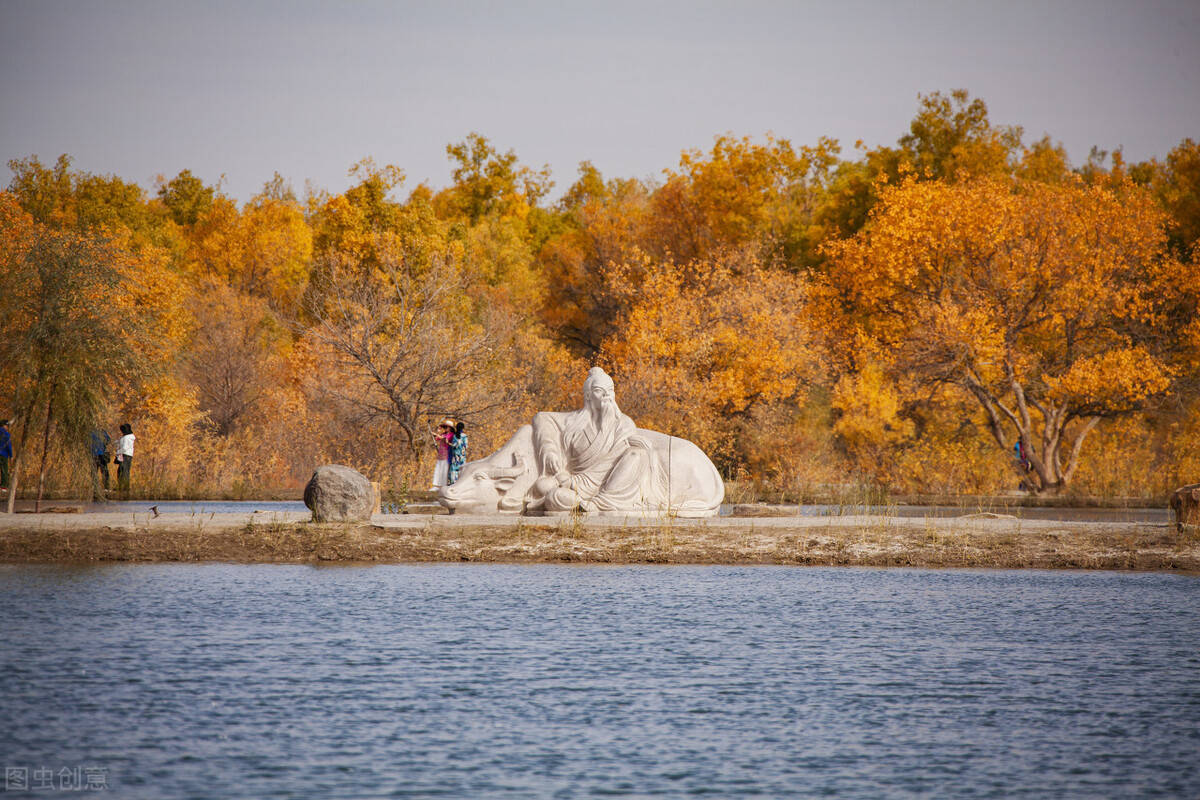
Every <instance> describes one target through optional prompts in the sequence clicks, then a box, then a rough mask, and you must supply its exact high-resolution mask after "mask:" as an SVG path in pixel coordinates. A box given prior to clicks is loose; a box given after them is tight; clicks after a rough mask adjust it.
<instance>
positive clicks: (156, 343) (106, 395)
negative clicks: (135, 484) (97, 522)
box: [0, 193, 178, 513]
mask: <svg viewBox="0 0 1200 800" xmlns="http://www.w3.org/2000/svg"><path fill="white" fill-rule="evenodd" d="M0 242H3V243H4V247H3V248H0V328H2V329H3V331H4V335H3V337H0V378H2V384H3V386H4V387H5V389H4V397H3V401H4V403H5V405H7V406H9V407H10V408H12V410H13V413H14V415H15V423H14V425H13V448H14V459H13V471H12V472H13V475H12V483H13V485H12V488H11V490H10V492H9V499H8V511H9V512H10V513H11V511H12V509H13V503H14V500H15V498H16V493H17V481H18V476H19V475H20V472H21V470H20V468H21V465H22V460H23V455H24V454H25V453H26V452H28V450H29V448H30V446H31V445H33V444H38V447H39V449H40V453H41V464H40V468H39V479H38V502H39V504H40V501H41V495H42V490H43V486H44V481H45V476H46V468H47V463H48V461H49V460H50V457H51V454H52V453H53V452H55V451H56V450H58V449H61V450H62V451H64V452H65V453H66V455H67V457H68V458H75V459H78V460H79V461H80V462H86V461H88V458H89V454H88V451H87V448H86V444H87V435H88V432H89V431H90V430H91V429H92V428H93V427H95V426H96V424H97V421H98V420H99V419H101V417H102V414H103V412H104V411H105V410H106V409H107V408H108V407H109V405H110V400H111V398H112V397H114V396H117V395H119V393H120V392H121V391H122V389H123V388H124V387H129V386H133V385H137V384H138V383H139V382H140V381H141V380H142V379H143V378H145V377H146V376H147V375H149V374H152V373H153V372H155V371H156V370H157V369H158V368H159V366H160V365H161V364H163V363H164V362H165V361H166V357H167V354H168V353H169V352H170V349H171V337H172V334H175V333H177V329H178V325H177V324H176V322H175V320H174V319H172V317H173V311H174V310H175V309H174V308H173V301H172V295H173V294H174V292H173V289H172V283H171V280H170V275H169V273H167V271H166V270H163V269H161V262H159V263H157V264H156V263H153V262H146V261H144V260H141V259H139V258H137V257H135V256H133V255H132V254H131V253H130V252H129V250H127V249H126V248H124V247H122V246H121V244H119V243H118V242H117V241H116V240H115V239H113V238H110V237H108V236H105V235H102V234H97V233H88V232H77V231H71V230H60V229H55V228H52V227H49V226H46V225H42V224H41V223H39V222H36V221H35V220H34V219H33V218H32V216H30V215H29V214H28V213H26V212H25V211H24V210H23V209H21V207H20V206H19V205H18V203H17V201H16V198H14V197H13V196H12V195H10V194H7V193H2V194H0ZM39 440H40V443H39Z"/></svg>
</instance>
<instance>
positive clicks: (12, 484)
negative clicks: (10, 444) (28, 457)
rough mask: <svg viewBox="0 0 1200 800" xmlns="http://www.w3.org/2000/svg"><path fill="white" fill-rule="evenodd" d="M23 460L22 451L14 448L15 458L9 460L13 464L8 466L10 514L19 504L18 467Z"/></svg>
mask: <svg viewBox="0 0 1200 800" xmlns="http://www.w3.org/2000/svg"><path fill="white" fill-rule="evenodd" d="M20 458H21V451H20V450H18V449H17V448H15V447H14V448H13V457H12V458H11V459H9V461H10V462H11V463H9V465H8V509H7V510H8V513H9V514H11V513H13V506H14V505H15V504H16V502H17V466H18V463H17V462H18V461H19V460H20Z"/></svg>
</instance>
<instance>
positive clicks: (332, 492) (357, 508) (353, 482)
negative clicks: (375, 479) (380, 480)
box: [304, 464, 375, 522]
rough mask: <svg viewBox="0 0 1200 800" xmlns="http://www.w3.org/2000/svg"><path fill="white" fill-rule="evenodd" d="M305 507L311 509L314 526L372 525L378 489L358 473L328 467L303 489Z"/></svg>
mask: <svg viewBox="0 0 1200 800" xmlns="http://www.w3.org/2000/svg"><path fill="white" fill-rule="evenodd" d="M304 505H306V506H308V507H309V508H310V509H312V512H313V522H370V521H371V511H372V510H374V508H375V488H374V487H373V486H372V485H371V482H370V481H368V480H367V479H366V477H365V476H364V475H363V474H362V473H361V472H359V471H358V470H356V469H351V468H350V467H343V466H341V465H339V464H326V465H325V466H323V467H317V469H316V470H315V471H314V472H313V476H312V478H310V479H309V481H308V485H307V486H305V487H304Z"/></svg>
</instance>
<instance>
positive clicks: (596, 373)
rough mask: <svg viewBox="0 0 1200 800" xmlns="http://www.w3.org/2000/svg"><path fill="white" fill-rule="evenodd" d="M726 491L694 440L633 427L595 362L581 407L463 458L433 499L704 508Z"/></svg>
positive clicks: (525, 508) (565, 507)
mask: <svg viewBox="0 0 1200 800" xmlns="http://www.w3.org/2000/svg"><path fill="white" fill-rule="evenodd" d="M724 497H725V484H724V482H723V481H722V480H721V476H720V473H718V472H717V469H716V467H715V466H713V463H712V461H710V460H709V458H708V456H706V455H705V454H704V452H703V451H702V450H700V448H699V447H697V446H696V445H695V444H693V443H692V442H690V441H688V440H687V439H680V438H678V437H676V436H669V435H667V434H663V433H659V432H657V431H651V430H646V429H643V428H638V427H637V426H636V425H635V424H634V422H633V420H632V419H630V418H629V417H628V416H627V415H625V414H623V413H622V412H621V409H620V407H619V406H618V405H617V400H616V392H615V387H614V385H613V380H612V378H610V377H609V376H608V374H607V373H605V371H604V370H602V369H600V368H599V367H593V368H592V369H591V371H590V372H588V376H587V379H586V380H585V381H584V384H583V408H582V409H579V410H578V411H543V412H540V413H538V414H536V415H535V416H534V418H533V422H532V424H530V425H523V426H522V427H521V428H520V429H519V430H518V431H517V432H516V434H514V435H513V437H512V438H511V439H510V440H509V441H508V443H507V444H505V445H504V447H502V448H500V450H498V451H496V452H495V453H493V454H492V455H491V456H488V457H487V458H485V459H482V460H480V461H472V462H470V463H468V464H466V465H465V466H464V467H463V469H462V473H461V475H460V477H459V480H458V482H457V483H455V484H453V485H448V486H445V487H443V488H442V489H441V490H440V492H439V495H438V501H439V502H440V503H441V504H442V505H444V506H445V507H446V508H448V509H450V510H451V511H452V512H453V511H456V510H461V511H464V512H467V513H496V512H500V513H509V514H529V515H560V514H570V513H583V514H626V513H637V514H656V513H661V514H672V515H678V516H684V517H708V516H714V515H715V514H716V513H717V512H718V510H719V509H720V506H721V501H722V500H723V499H724Z"/></svg>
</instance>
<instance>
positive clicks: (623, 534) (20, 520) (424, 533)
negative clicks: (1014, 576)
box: [0, 512, 1200, 573]
mask: <svg viewBox="0 0 1200 800" xmlns="http://www.w3.org/2000/svg"><path fill="white" fill-rule="evenodd" d="M307 520H308V515H307V514H304V513H295V512H292V513H278V512H275V513H255V514H246V513H240V514H200V515H197V514H160V515H159V516H157V517H155V516H153V515H151V514H39V515H36V516H33V515H12V516H4V517H3V518H0V563H97V562H172V561H178V562H196V561H224V562H241V563H339V562H342V563H406V562H500V563H595V564H792V565H823V566H825V565H828V566H874V567H883V566H905V567H988V568H1037V569H1117V570H1161V571H1173V572H1190V573H1200V531H1197V530H1196V529H1195V528H1186V529H1184V530H1182V531H1177V530H1176V529H1175V527H1174V526H1173V525H1166V524H1138V523H1096V522H1061V521H1051V520H1023V519H1018V518H1015V517H1007V516H1004V515H998V514H990V513H985V514H968V515H964V516H960V517H954V518H926V519H920V518H915V519H914V518H901V517H894V516H835V517H766V518H753V519H747V518H739V517H721V518H714V519H708V520H681V519H674V518H657V519H646V518H626V519H617V518H600V519H588V520H583V519H577V518H561V519H547V518H513V517H501V516H460V515H455V516H418V515H376V516H375V517H374V518H373V520H372V523H371V524H368V525H316V524H312V523H310V522H308V521H307Z"/></svg>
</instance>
